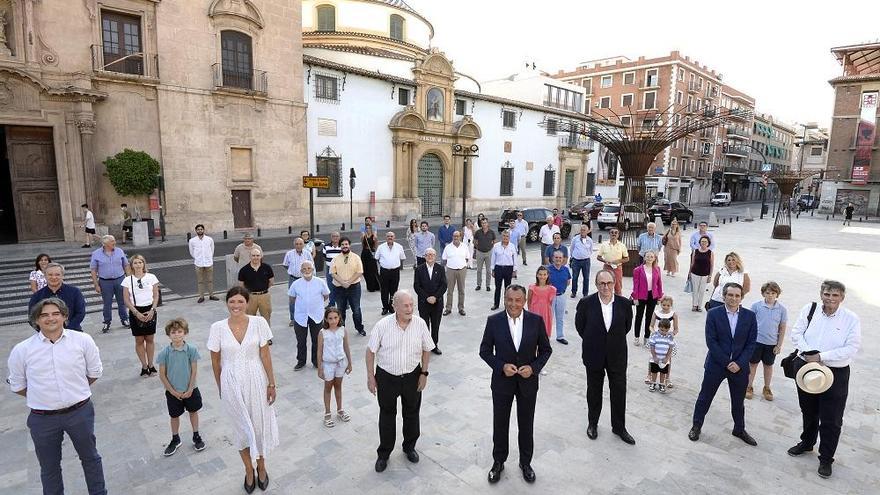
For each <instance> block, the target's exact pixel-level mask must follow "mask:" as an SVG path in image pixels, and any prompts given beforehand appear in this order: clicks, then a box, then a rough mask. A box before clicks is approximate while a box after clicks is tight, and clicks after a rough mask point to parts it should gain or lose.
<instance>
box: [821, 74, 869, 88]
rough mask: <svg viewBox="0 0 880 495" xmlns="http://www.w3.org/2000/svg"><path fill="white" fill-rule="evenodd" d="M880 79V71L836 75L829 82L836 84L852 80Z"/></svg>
mask: <svg viewBox="0 0 880 495" xmlns="http://www.w3.org/2000/svg"><path fill="white" fill-rule="evenodd" d="M874 81H880V73H878V74H860V75H856V76H840V77H835V78H834V79H830V80H829V81H828V84H830V85H832V86H834V85H835V84H846V83H851V82H859V83H861V82H874Z"/></svg>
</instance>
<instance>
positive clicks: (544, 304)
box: [528, 266, 556, 337]
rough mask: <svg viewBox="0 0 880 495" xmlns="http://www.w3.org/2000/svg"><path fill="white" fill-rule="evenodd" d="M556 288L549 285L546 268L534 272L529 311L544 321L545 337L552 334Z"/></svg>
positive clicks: (530, 289)
mask: <svg viewBox="0 0 880 495" xmlns="http://www.w3.org/2000/svg"><path fill="white" fill-rule="evenodd" d="M555 297H556V287H553V286H552V285H550V272H548V271H547V267H545V266H540V267H538V271H537V272H535V283H534V284H532V285H530V286H529V298H528V305H529V311H531V312H532V313H535V314H537V315H539V316H540V317H541V318H543V319H544V327H545V329H546V330H547V337H550V335H551V334H552V333H553V298H555Z"/></svg>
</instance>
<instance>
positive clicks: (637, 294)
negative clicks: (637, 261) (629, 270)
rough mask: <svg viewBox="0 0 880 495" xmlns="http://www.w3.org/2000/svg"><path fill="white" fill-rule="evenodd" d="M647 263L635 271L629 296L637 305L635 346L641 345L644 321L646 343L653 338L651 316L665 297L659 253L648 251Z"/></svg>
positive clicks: (634, 328) (634, 329) (646, 254)
mask: <svg viewBox="0 0 880 495" xmlns="http://www.w3.org/2000/svg"><path fill="white" fill-rule="evenodd" d="M643 258H644V259H645V262H644V263H643V264H641V265H639V266H637V267H636V268H635V269H634V270H633V290H632V294H631V295H630V296H629V298H630V300H631V301H633V303H635V305H636V319H635V326H634V327H633V333H634V334H635V339H634V340H633V344H634V345H639V344H640V342H639V332H640V330H641V327H642V320H643V319H644V320H645V343H646V344H647V342H648V339H649V338H650V337H651V315H653V314H654V308H655V307H656V306H657V301H659V300H660V299H661V298H662V297H663V277H661V276H660V266H659V265H658V263H657V253H655V252H654V251H647V252H646V253H645V256H643Z"/></svg>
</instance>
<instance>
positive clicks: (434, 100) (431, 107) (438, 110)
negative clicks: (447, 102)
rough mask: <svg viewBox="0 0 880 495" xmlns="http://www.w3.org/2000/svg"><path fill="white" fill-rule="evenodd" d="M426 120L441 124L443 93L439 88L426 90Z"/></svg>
mask: <svg viewBox="0 0 880 495" xmlns="http://www.w3.org/2000/svg"><path fill="white" fill-rule="evenodd" d="M427 100H428V108H427V114H428V120H432V121H435V122H443V91H442V90H440V89H439V88H431V89H429V90H428V98H427Z"/></svg>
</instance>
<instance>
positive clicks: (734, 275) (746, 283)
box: [708, 252, 752, 309]
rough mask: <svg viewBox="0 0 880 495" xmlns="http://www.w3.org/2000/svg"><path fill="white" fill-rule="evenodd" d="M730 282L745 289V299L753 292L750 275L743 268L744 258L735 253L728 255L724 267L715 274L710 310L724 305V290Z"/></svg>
mask: <svg viewBox="0 0 880 495" xmlns="http://www.w3.org/2000/svg"><path fill="white" fill-rule="evenodd" d="M728 282H736V283H737V284H739V285H741V286H742V288H743V297H745V296H746V294H748V293H749V290H751V287H752V282H751V280H750V279H749V273H748V272H747V271H746V270H745V268H744V267H743V262H742V258H740V257H739V255H738V254H736V253H734V252H730V253H727V256H725V257H724V266H722V267H721V269H720V270H718V272H717V273H715V277H714V278H713V279H712V284H713V285H714V290H713V291H712V297H711V298H710V299H709V308H708V309H712V308H714V307H717V306H721V305H723V304H724V294H723V292H722V291H723V288H724V284H726V283H728Z"/></svg>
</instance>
